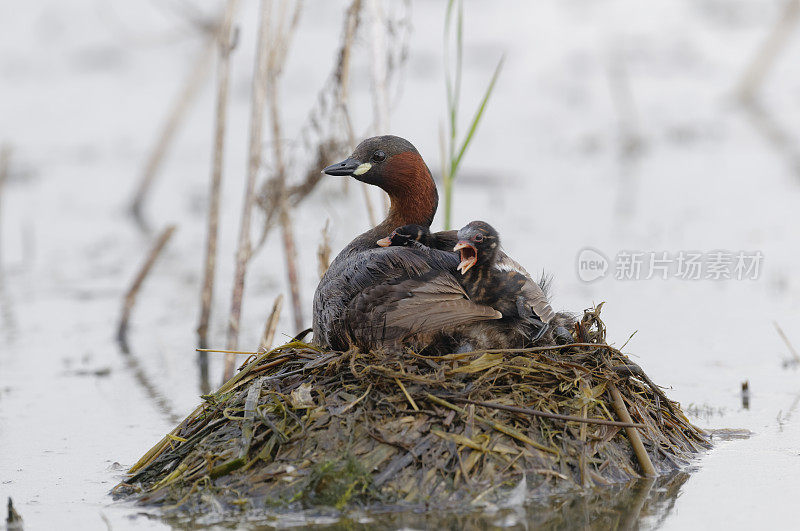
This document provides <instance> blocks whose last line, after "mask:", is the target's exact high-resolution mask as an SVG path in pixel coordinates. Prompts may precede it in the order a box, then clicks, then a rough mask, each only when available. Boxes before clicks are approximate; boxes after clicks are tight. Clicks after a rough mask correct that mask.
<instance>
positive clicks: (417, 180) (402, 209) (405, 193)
mask: <svg viewBox="0 0 800 531" xmlns="http://www.w3.org/2000/svg"><path fill="white" fill-rule="evenodd" d="M380 187H381V188H383V189H384V190H385V191H386V193H387V194H389V199H390V201H391V206H390V208H389V214H388V216H387V217H386V219H385V220H384V222H383V223H381V225H384V224H388V225H389V226H390V227H391V228H392V229H394V228H396V227H401V226H403V225H422V226H424V227H430V225H431V223H432V222H433V216H434V215H435V214H436V207H437V206H438V204H439V194H438V193H437V191H436V184H435V183H434V182H433V178H432V177H431V173H430V171H428V167H427V166H426V165H425V162H424V161H423V160H422V157H421V156H420V155H419V153H416V152H414V151H407V152H405V153H400V154H398V155H395V156H394V157H392V159H391V160H390V161H389V164H388V167H387V171H386V176H385V178H384V179H383V182H382V183H381V184H380Z"/></svg>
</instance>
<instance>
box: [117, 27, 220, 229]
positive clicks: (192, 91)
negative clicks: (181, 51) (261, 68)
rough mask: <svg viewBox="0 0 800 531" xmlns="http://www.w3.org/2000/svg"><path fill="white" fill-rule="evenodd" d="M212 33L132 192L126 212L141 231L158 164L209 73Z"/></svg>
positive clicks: (212, 41)
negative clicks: (128, 210)
mask: <svg viewBox="0 0 800 531" xmlns="http://www.w3.org/2000/svg"><path fill="white" fill-rule="evenodd" d="M216 41H217V39H216V34H215V32H209V33H208V37H207V39H206V42H205V43H204V45H203V48H202V50H201V51H200V53H199V54H198V56H197V58H196V59H195V62H194V64H193V65H192V68H191V70H190V71H189V75H188V76H187V77H186V80H185V81H184V84H183V87H182V88H181V90H180V92H179V93H178V96H177V97H176V98H175V100H174V101H173V103H172V107H170V110H169V113H168V114H167V118H166V120H165V122H164V125H163V126H162V128H161V131H160V132H159V134H158V137H157V138H156V141H155V144H154V145H153V148H152V150H151V151H150V155H149V156H148V158H147V162H146V163H145V166H144V170H143V171H142V176H141V178H140V180H139V184H138V185H137V188H136V192H135V193H134V196H133V200H132V201H131V205H130V213H131V215H132V216H133V219H134V220H135V221H136V224H137V225H138V226H139V228H140V229H142V230H143V231H149V226H148V224H147V221H146V220H145V217H144V212H143V209H144V203H145V201H146V200H147V197H148V195H149V192H150V189H151V187H152V186H153V182H154V181H155V178H156V176H157V175H158V171H159V169H160V168H161V164H162V163H163V162H164V158H165V157H166V154H167V152H168V151H169V148H170V146H171V145H172V141H173V140H174V138H175V133H177V132H178V129H179V128H180V126H181V124H182V123H183V122H184V120H185V119H186V115H187V113H188V111H189V108H190V107H191V106H192V103H193V102H194V100H195V98H196V96H197V94H198V93H199V92H200V87H202V85H203V82H204V81H205V79H206V76H207V75H208V72H209V70H210V69H209V65H210V63H211V58H212V57H213V55H214V44H215V43H216Z"/></svg>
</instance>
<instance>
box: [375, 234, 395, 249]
mask: <svg viewBox="0 0 800 531" xmlns="http://www.w3.org/2000/svg"><path fill="white" fill-rule="evenodd" d="M375 243H377V244H378V246H380V247H389V246H391V245H392V237H391V236H387V237H385V238H381V239H380V240H378V241H376V242H375Z"/></svg>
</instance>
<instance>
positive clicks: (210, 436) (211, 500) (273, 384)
mask: <svg viewBox="0 0 800 531" xmlns="http://www.w3.org/2000/svg"><path fill="white" fill-rule="evenodd" d="M599 313H600V308H599V307H597V308H594V309H592V310H587V311H586V312H585V313H584V316H583V318H582V319H581V320H580V322H579V323H578V324H577V325H576V327H575V335H576V339H577V341H578V343H576V344H573V345H568V346H545V347H536V348H528V349H517V350H484V351H478V352H469V353H459V354H450V355H443V356H435V357H434V356H423V355H419V354H415V353H413V352H407V353H405V354H404V355H402V356H398V355H389V354H387V353H382V352H359V351H357V350H350V351H347V352H334V351H323V350H320V349H319V348H317V347H315V346H312V345H308V344H305V343H302V342H299V341H295V342H292V343H289V344H287V345H283V346H281V347H278V348H275V349H273V350H271V351H269V352H265V353H262V354H259V355H257V356H255V357H254V358H252V359H251V360H249V361H248V362H246V363H245V365H244V366H243V368H242V369H241V370H240V371H239V373H238V374H237V375H236V376H235V377H234V378H232V379H231V380H230V381H228V382H227V383H226V384H225V385H223V386H222V387H221V388H220V389H219V390H218V391H217V392H216V393H213V394H210V395H206V396H203V399H204V402H203V404H201V405H200V406H199V407H198V408H197V409H196V410H195V411H194V412H192V413H191V414H190V415H189V416H188V417H187V418H186V419H185V420H184V421H183V422H181V423H180V424H179V425H178V426H177V427H176V428H175V429H174V430H172V432H170V433H169V434H168V435H167V436H165V437H164V438H163V439H162V440H161V441H160V442H159V443H158V444H156V445H155V446H154V447H153V448H152V449H151V450H150V451H149V452H147V453H146V454H145V455H144V456H143V457H142V458H141V459H140V460H139V462H137V463H136V464H135V465H134V466H133V467H132V468H131V469H130V471H129V474H130V476H129V477H128V478H127V479H126V480H125V481H124V482H123V483H120V484H119V485H118V486H117V487H116V488H115V489H114V494H115V495H117V496H118V497H124V498H127V499H131V500H135V501H136V502H138V503H141V504H145V505H153V506H161V507H163V508H165V509H169V510H174V511H180V512H188V513H198V512H202V511H204V509H205V510H207V509H208V508H209V506H211V507H213V508H214V509H215V511H220V510H223V511H232V510H242V509H243V510H262V509H270V508H272V509H275V508H286V509H290V510H293V509H298V508H306V507H319V506H328V507H335V508H337V509H343V508H345V507H351V506H354V505H357V506H370V507H376V506H387V505H391V506H397V505H401V506H416V507H432V506H435V507H437V508H445V507H463V506H465V505H468V504H475V503H480V502H487V503H488V502H492V503H497V502H498V501H502V500H503V498H504V497H508V496H512V495H513V494H514V493H515V492H516V493H519V490H520V488H523V489H524V491H525V495H526V496H531V495H532V496H536V495H537V494H541V495H545V494H551V493H553V492H559V491H563V490H564V489H567V488H570V487H572V488H574V487H576V486H577V487H590V486H595V485H607V484H611V483H619V482H624V481H629V480H631V479H634V478H639V477H642V476H647V475H650V476H652V475H657V474H663V473H667V472H670V471H674V470H676V469H679V468H681V467H683V466H685V465H686V464H687V463H688V462H689V460H690V459H691V458H692V457H693V456H694V455H695V454H696V453H697V452H699V451H701V450H703V449H705V448H708V446H709V442H708V438H707V437H706V435H705V434H704V432H703V431H702V430H700V429H698V428H696V427H695V426H693V425H692V424H691V423H690V422H689V421H688V420H687V418H686V417H685V416H684V414H683V413H682V412H681V409H680V406H679V405H678V404H677V403H676V402H672V401H670V400H669V399H668V398H667V397H666V396H665V395H664V393H663V391H662V390H661V389H660V388H658V387H657V386H656V385H655V384H654V383H653V382H652V381H651V380H650V379H649V378H648V377H647V375H645V373H644V372H643V371H642V370H641V369H640V368H639V366H638V365H636V364H634V363H633V362H631V360H630V359H629V358H628V357H627V356H625V355H624V354H622V353H621V352H620V351H619V350H618V349H616V348H613V347H611V346H609V345H608V344H607V343H606V341H605V326H604V325H603V323H602V321H601V320H600V318H599Z"/></svg>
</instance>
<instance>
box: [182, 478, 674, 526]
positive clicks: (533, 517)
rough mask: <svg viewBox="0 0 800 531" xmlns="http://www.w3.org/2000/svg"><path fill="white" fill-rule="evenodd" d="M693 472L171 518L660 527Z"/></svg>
mask: <svg viewBox="0 0 800 531" xmlns="http://www.w3.org/2000/svg"><path fill="white" fill-rule="evenodd" d="M688 479H689V474H688V473H687V472H675V473H673V474H670V475H666V476H662V477H659V478H645V479H638V480H634V481H631V482H629V483H625V484H620V485H611V486H607V487H597V488H594V489H591V490H589V491H580V492H569V493H563V494H557V495H553V496H551V497H549V498H547V499H543V500H536V501H531V502H529V503H527V504H526V505H525V506H524V507H523V506H517V507H511V508H503V509H500V508H498V507H496V506H493V505H492V506H489V507H486V508H483V509H481V510H473V511H452V512H436V511H430V510H428V509H427V508H418V509H419V510H411V509H404V510H402V511H399V510H393V511H387V512H351V513H349V514H348V515H347V516H346V517H344V518H338V516H337V515H336V514H335V513H320V512H316V513H311V512H298V513H289V514H286V513H282V514H277V513H276V514H271V515H264V516H263V517H259V518H254V517H253V516H249V517H247V518H246V519H244V518H243V519H240V520H227V521H222V522H220V521H215V522H210V521H208V520H206V519H204V520H203V521H198V520H196V519H182V520H174V519H170V520H169V523H170V524H171V525H173V526H174V527H175V528H176V529H194V528H195V527H196V526H197V525H198V524H203V525H208V524H211V523H216V524H222V525H223V526H227V525H230V526H235V527H237V528H239V529H252V530H261V529H272V528H274V527H295V526H309V525H313V526H314V527H316V528H319V529H373V528H379V529H382V528H387V529H497V528H510V529H638V528H640V527H647V528H650V529H656V528H658V527H660V526H661V525H662V523H663V522H664V521H665V520H666V518H667V517H668V516H669V514H670V513H671V512H672V508H673V507H674V505H675V501H676V500H677V498H678V495H679V493H680V491H681V488H682V487H683V485H684V483H686V481H687V480H688Z"/></svg>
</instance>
